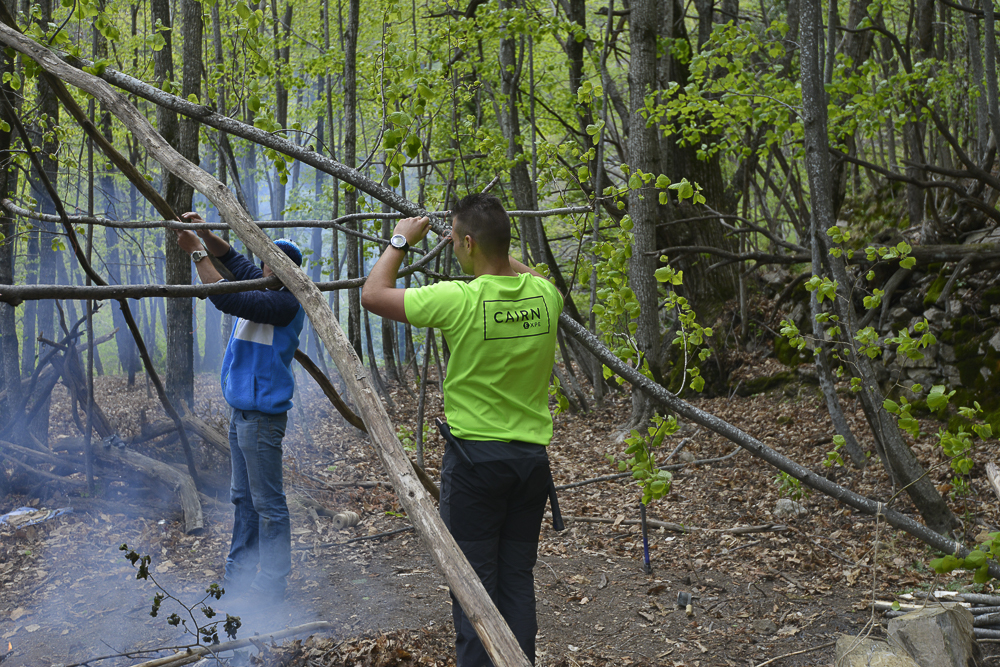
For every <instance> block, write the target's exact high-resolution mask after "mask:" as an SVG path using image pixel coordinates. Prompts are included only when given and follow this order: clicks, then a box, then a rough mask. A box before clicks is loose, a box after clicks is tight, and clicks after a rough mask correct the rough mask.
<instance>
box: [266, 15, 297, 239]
mask: <svg viewBox="0 0 1000 667" xmlns="http://www.w3.org/2000/svg"><path fill="white" fill-rule="evenodd" d="M271 16H272V18H273V20H274V62H275V64H276V65H277V72H276V75H275V77H274V120H275V122H277V123H278V127H280V128H281V129H284V128H286V127H287V126H288V89H287V88H286V87H285V82H284V81H283V79H282V76H283V75H286V74H287V73H288V61H289V55H290V48H289V34H290V32H291V28H292V3H290V2H289V3H286V4H285V12H284V15H283V16H282V17H281V20H280V21H279V20H278V2H277V0H271ZM279 23H280V26H279ZM282 178H283V177H282V176H281V175H279V174H278V173H277V171H275V174H274V177H273V181H272V183H273V186H274V187H273V188H272V192H271V219H272V220H284V219H285V183H283V182H282ZM293 189H294V188H293Z"/></svg>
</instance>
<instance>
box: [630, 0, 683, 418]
mask: <svg viewBox="0 0 1000 667" xmlns="http://www.w3.org/2000/svg"><path fill="white" fill-rule="evenodd" d="M672 1H673V0H666V2H672ZM631 8H632V13H631V15H630V16H629V38H630V46H631V57H630V59H629V68H628V77H629V91H630V99H629V107H630V111H631V116H630V120H629V126H630V127H631V128H632V129H631V132H630V133H629V137H628V151H629V159H630V166H631V169H632V174H633V175H635V174H638V173H639V172H642V173H645V174H652V175H653V178H654V179H655V176H656V173H657V172H658V171H659V152H658V135H659V129H658V128H657V127H656V125H655V124H654V125H652V126H650V125H649V124H647V123H646V119H645V117H644V116H643V114H642V112H643V110H644V109H645V108H646V95H647V94H649V93H650V92H652V91H654V90H655V89H656V79H657V76H656V75H657V57H656V43H657V38H658V37H659V27H660V25H661V23H662V22H661V20H660V19H661V18H662V16H663V13H664V0H635V1H634V2H632V5H631ZM630 187H631V186H630ZM659 206H660V204H659V203H658V202H657V194H656V191H655V190H654V189H653V188H652V187H651V185H650V184H647V183H642V184H641V186H640V187H632V188H631V189H630V190H629V194H628V212H629V217H630V218H631V220H632V225H633V227H632V234H633V240H632V257H631V258H630V259H629V263H628V278H629V287H631V288H632V291H633V292H634V293H635V297H636V299H637V300H638V301H639V317H638V318H637V321H636V325H637V327H636V331H635V341H636V346H637V347H638V349H639V353H640V354H641V355H642V359H641V361H645V362H647V363H648V364H649V368H650V370H652V371H653V375H654V377H656V378H657V380H658V381H659V380H660V378H661V377H662V375H661V369H660V366H659V359H660V317H659V307H658V303H657V301H658V289H659V285H658V283H657V281H656V278H655V277H654V275H653V274H654V273H655V271H656V268H657V259H658V258H657V255H656V223H657V222H658V220H659V212H658V207H659ZM647 412H648V409H647V401H646V399H645V397H644V396H643V395H642V394H640V393H639V392H635V393H633V395H632V418H631V420H630V423H629V424H628V429H632V428H637V427H639V426H641V422H642V421H645V420H646V419H647V418H648V416H649V415H648V414H647Z"/></svg>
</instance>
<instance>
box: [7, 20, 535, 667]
mask: <svg viewBox="0 0 1000 667" xmlns="http://www.w3.org/2000/svg"><path fill="white" fill-rule="evenodd" d="M0 43H3V44H5V45H6V46H9V47H11V48H13V49H15V50H16V51H18V52H20V53H22V54H24V55H26V56H28V57H30V58H33V59H34V60H35V61H36V62H37V63H38V64H39V65H40V66H41V67H42V68H43V69H45V70H47V71H48V72H50V73H51V74H53V75H55V76H57V77H59V78H61V79H64V80H65V81H67V82H69V83H72V84H73V85H75V86H77V87H79V88H81V89H82V90H84V91H85V92H87V93H89V94H91V95H93V96H94V97H95V98H97V99H98V100H99V101H100V102H102V103H103V104H104V105H105V106H106V108H107V109H108V111H109V112H110V113H112V114H114V115H115V116H116V117H117V118H118V119H119V120H120V121H121V122H122V123H124V125H125V126H126V128H127V129H128V131H129V132H131V133H132V135H133V136H134V137H135V138H136V139H137V140H138V141H139V142H141V143H142V144H143V145H144V146H145V148H146V149H147V150H148V151H149V152H150V155H151V156H152V157H153V158H154V159H156V160H157V161H159V162H160V164H162V165H163V166H164V168H165V169H167V170H168V171H170V172H171V173H173V174H175V175H176V176H177V177H179V178H181V179H183V180H184V181H186V182H187V183H189V184H190V185H192V186H194V187H195V188H196V189H197V190H198V191H199V192H201V193H202V194H204V195H205V196H206V197H207V198H208V199H209V200H210V201H211V202H212V203H213V204H214V205H215V206H216V208H218V209H219V212H220V214H221V216H222V218H223V219H224V220H226V222H227V223H229V225H230V227H231V228H232V229H233V231H234V232H235V233H236V235H237V236H238V237H239V238H240V239H241V240H242V241H243V242H244V243H245V244H246V245H247V247H249V248H250V249H251V250H252V251H253V252H254V253H255V254H256V255H257V256H259V257H260V258H261V259H262V260H263V261H265V262H267V264H268V266H270V267H271V268H272V269H273V270H274V272H275V274H277V275H278V277H279V278H280V279H281V281H282V283H283V284H284V285H285V287H287V288H288V289H289V290H290V291H291V292H292V293H293V294H294V295H295V296H296V298H297V299H298V300H299V302H300V303H301V304H302V306H303V308H304V309H305V311H306V314H307V315H308V316H309V319H310V320H311V322H312V324H313V327H314V328H315V330H316V332H317V333H318V334H319V337H320V338H321V339H322V340H323V343H324V344H325V346H326V349H327V351H328V352H329V353H330V355H331V357H332V359H333V360H334V362H335V363H336V365H337V368H338V370H339V371H340V374H341V377H342V378H343V379H344V382H345V383H346V384H347V387H348V389H349V391H350V393H351V395H352V396H353V398H354V401H355V404H356V405H357V406H358V408H359V411H360V413H361V417H362V419H363V420H364V422H365V426H366V427H367V428H368V432H369V435H370V436H371V440H372V443H373V444H374V445H375V450H376V452H377V453H378V455H379V457H380V458H381V460H382V463H383V465H384V466H385V468H386V470H387V471H388V473H389V476H390V478H391V479H392V481H393V485H394V486H395V489H396V493H397V496H398V498H399V500H400V503H401V504H402V505H403V507H404V508H405V509H406V512H407V515H408V516H409V517H410V519H411V520H412V521H413V523H414V525H415V527H416V528H417V530H418V532H419V533H420V535H421V537H422V539H423V541H424V543H425V544H426V546H427V547H428V549H429V550H430V552H431V555H432V556H433V557H434V559H435V561H436V562H437V564H438V566H439V567H440V568H441V569H442V571H443V572H444V575H445V577H446V578H447V580H448V583H449V585H450V587H451V591H452V593H453V594H454V595H455V597H456V599H457V600H458V602H459V604H461V605H462V608H463V609H464V610H465V612H466V614H467V616H468V617H469V620H470V621H471V622H472V624H473V626H474V627H475V629H476V632H477V634H478V635H479V637H480V639H481V640H482V642H483V645H484V647H485V648H486V651H487V653H488V654H489V655H490V657H491V658H492V659H493V662H494V663H495V664H497V665H498V666H499V667H509V666H510V667H513V666H519V667H528V666H529V665H530V663H529V661H528V659H527V658H526V657H525V655H524V653H523V651H522V650H521V648H520V646H519V645H518V643H517V640H516V639H515V638H514V635H513V634H512V633H511V631H510V628H509V627H507V624H506V622H505V621H504V620H503V617H502V616H501V615H500V613H499V612H498V611H497V609H496V607H495V606H494V605H493V603H492V601H491V599H490V597H489V595H488V593H487V592H486V590H485V589H484V588H483V585H482V583H481V582H480V581H479V577H478V576H476V573H475V571H474V570H473V569H472V567H471V566H470V565H469V563H468V561H467V560H466V559H465V557H464V556H463V555H462V552H461V550H460V549H459V548H458V545H457V544H456V543H455V540H454V538H453V537H452V536H451V533H450V532H449V531H448V529H447V528H446V527H445V525H444V522H443V521H442V520H441V518H440V516H438V513H437V510H436V508H435V507H434V504H433V502H432V500H431V497H430V494H428V493H427V492H426V491H425V490H424V488H423V487H422V486H421V484H420V482H419V480H418V479H417V478H416V475H415V473H414V471H413V467H412V464H411V463H410V460H409V457H408V456H407V455H406V453H405V452H404V451H403V448H402V446H401V445H400V443H399V440H398V438H397V437H396V434H395V430H394V429H393V427H392V423H391V422H390V421H389V417H388V415H387V414H386V412H385V408H384V407H383V406H382V403H381V402H380V400H379V398H378V396H377V394H376V391H375V388H374V386H373V385H372V383H371V380H370V379H369V377H368V371H367V370H366V369H365V367H364V365H363V364H362V363H361V361H360V359H358V357H357V355H356V354H355V353H354V351H353V348H352V346H351V344H350V342H349V341H348V340H347V338H346V336H345V335H344V333H343V331H341V329H340V326H339V325H338V324H337V322H336V321H335V320H334V318H333V313H332V312H331V311H330V308H329V306H328V304H327V303H326V299H324V298H323V296H322V294H321V292H320V291H319V290H318V289H316V287H315V285H313V283H312V281H311V280H309V279H308V278H307V277H306V275H305V274H304V273H303V272H302V271H301V269H299V268H298V267H296V266H295V264H294V263H293V262H292V261H291V260H290V259H289V258H288V257H287V256H286V255H285V254H284V253H283V252H281V251H280V250H279V249H278V248H277V247H276V246H275V245H274V244H273V243H271V240H270V239H269V238H267V236H266V235H265V234H264V233H263V232H262V231H261V230H260V229H258V228H257V227H256V226H255V225H254V224H253V221H252V220H250V217H249V215H247V213H246V211H245V210H243V209H242V207H240V205H239V203H238V202H237V201H236V199H235V197H234V196H233V194H232V193H231V192H230V191H229V189H228V188H227V187H226V186H225V185H223V184H222V183H220V182H219V181H218V180H216V179H215V178H213V177H212V176H211V175H209V174H207V173H206V172H204V171H203V170H201V169H200V168H198V166H197V165H195V164H192V163H191V162H190V161H188V160H186V159H185V158H184V157H183V156H181V155H180V154H179V153H178V152H177V151H176V150H174V149H173V148H172V147H171V146H170V145H169V144H168V143H167V142H165V141H164V140H163V138H162V137H161V136H159V135H158V134H157V133H156V131H155V130H154V129H153V128H152V126H151V125H150V124H149V121H148V120H147V119H146V118H145V116H143V115H142V114H141V113H140V112H139V111H138V110H137V109H136V108H135V107H134V106H132V105H131V104H130V103H129V102H128V100H127V99H125V97H124V96H122V95H121V94H119V93H117V92H115V91H114V90H112V89H111V88H110V86H108V84H107V83H105V82H104V81H102V80H100V79H98V78H97V77H94V76H92V75H90V74H88V73H86V72H82V71H80V70H76V69H74V68H72V67H70V66H68V65H66V64H65V63H64V62H63V61H62V60H60V59H59V58H57V57H55V55H54V54H53V53H52V52H51V51H49V50H48V49H46V48H45V47H44V46H42V45H40V44H38V43H37V42H35V41H33V40H31V39H28V38H26V37H24V36H23V35H21V34H19V33H17V32H16V31H14V30H12V29H11V28H9V27H7V26H6V25H0ZM201 109H202V113H201V114H200V115H199V116H198V118H199V120H202V119H203V118H204V116H205V115H206V114H210V112H208V110H207V109H205V108H204V107H201ZM275 139H277V137H275ZM282 141H283V140H282ZM289 143H290V142H289ZM314 155H315V154H314ZM329 162H332V161H329ZM324 166H326V167H329V164H326V165H324ZM338 166H339V167H341V168H343V165H338ZM343 169H346V168H343ZM347 171H349V172H351V173H346V174H342V175H338V177H341V178H342V180H345V181H347V182H349V183H352V184H354V185H356V187H359V189H362V190H365V187H362V185H364V186H366V187H367V186H370V185H377V184H372V183H371V181H368V179H363V181H364V182H363V183H362V182H358V178H357V177H359V176H360V175H359V174H357V172H355V171H354V170H347ZM352 181H353V182H352ZM365 191H367V190H365ZM377 191H378V192H379V194H380V195H382V197H386V198H387V199H388V200H390V201H388V202H387V203H390V205H393V206H395V207H396V208H397V210H403V211H404V212H408V211H412V212H413V214H422V213H423V211H421V210H420V209H419V207H418V206H416V205H415V204H413V203H411V202H408V201H406V200H403V199H402V198H401V197H399V196H398V195H396V194H395V193H394V192H392V191H390V190H387V189H386V188H384V187H382V186H378V187H377ZM370 194H372V193H370ZM373 196H374V194H373ZM382 197H379V198H380V199H382ZM383 201H385V200H383ZM393 202H394V203H393ZM429 254H430V253H428V255H429Z"/></svg>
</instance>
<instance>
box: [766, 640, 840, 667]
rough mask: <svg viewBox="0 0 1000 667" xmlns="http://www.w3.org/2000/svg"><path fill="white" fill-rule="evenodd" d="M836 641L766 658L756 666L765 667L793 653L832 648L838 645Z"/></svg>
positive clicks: (798, 653)
mask: <svg viewBox="0 0 1000 667" xmlns="http://www.w3.org/2000/svg"><path fill="white" fill-rule="evenodd" d="M836 643H837V642H827V643H826V644H820V645H819V646H813V647H812V648H804V649H802V650H801V651H792V652H791V653H786V654H784V655H777V656H775V657H773V658H771V659H770V660H765V661H764V662H762V663H760V664H759V665H755V667H764V665H770V664H771V663H772V662H775V661H776V660H781V659H782V658H789V657H791V656H793V655H802V654H803V653H812V652H813V651H819V650H820V649H824V648H830V647H831V646H834V645H836Z"/></svg>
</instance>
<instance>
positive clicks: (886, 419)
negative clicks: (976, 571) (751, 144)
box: [801, 0, 957, 534]
mask: <svg viewBox="0 0 1000 667" xmlns="http://www.w3.org/2000/svg"><path fill="white" fill-rule="evenodd" d="M802 7H803V11H802V27H801V33H802V37H801V45H802V52H801V62H802V108H803V114H802V116H803V124H804V128H805V162H806V170H807V172H808V174H809V189H810V194H811V204H812V214H813V216H814V217H815V225H814V229H815V230H817V234H816V236H814V238H813V239H812V243H815V244H820V246H819V248H820V249H821V250H823V251H824V252H825V251H826V245H825V242H824V240H823V239H824V236H823V235H822V234H821V233H820V232H821V231H823V232H825V230H826V229H829V228H830V227H831V226H833V224H835V222H836V221H835V220H834V219H833V194H832V191H831V187H830V185H831V178H830V175H831V173H832V171H831V165H830V152H829V145H828V142H829V139H828V135H827V120H826V116H827V109H826V106H827V102H826V92H825V90H824V88H823V82H822V79H821V78H820V67H819V41H820V40H819V33H820V30H821V27H822V19H821V9H820V0H802ZM830 264H831V265H832V267H833V270H834V276H833V277H834V279H835V280H836V281H837V298H836V299H835V304H836V308H837V311H838V315H839V316H840V325H841V326H842V327H844V329H845V331H846V332H849V333H848V336H849V337H852V336H853V332H854V331H856V327H857V316H856V313H855V312H854V306H853V304H852V303H851V291H850V287H851V283H850V278H849V277H848V275H847V271H846V269H845V267H844V263H843V258H842V257H839V258H837V257H833V256H831V257H830ZM849 348H850V358H851V361H852V363H853V364H854V366H855V372H857V373H858V377H859V378H860V379H861V384H862V389H861V392H860V393H861V401H862V405H863V407H864V409H865V415H866V416H867V417H868V421H869V424H870V425H871V427H872V430H873V432H874V433H875V436H876V438H881V440H882V446H883V448H884V451H885V455H886V460H887V462H888V465H889V467H890V473H891V474H892V476H893V478H894V479H896V480H898V482H899V483H900V484H902V485H904V487H905V489H906V492H907V493H908V494H909V496H910V499H911V500H912V501H913V503H914V505H916V507H917V509H918V510H919V511H920V514H921V516H923V518H924V521H925V522H926V523H927V525H928V526H929V527H930V528H932V529H933V530H935V531H936V532H939V533H942V534H944V533H947V532H948V531H950V530H951V529H952V527H954V526H955V525H956V524H957V522H956V521H955V517H954V516H953V515H952V513H951V510H950V509H949V508H948V505H947V503H945V502H944V499H942V498H941V494H939V493H938V491H937V489H935V488H934V484H933V483H932V482H931V481H930V479H928V477H927V474H926V472H925V471H924V469H923V468H922V467H921V466H920V463H919V462H918V461H917V459H916V457H915V456H914V455H913V452H912V451H911V450H910V448H909V447H907V446H906V443H905V442H904V441H903V438H902V437H901V436H900V433H899V428H898V427H897V426H896V424H895V420H894V419H893V418H892V417H891V416H890V415H889V414H888V413H887V412H886V411H885V408H883V407H882V401H883V396H882V392H881V389H880V388H879V386H878V383H877V382H876V380H875V373H874V370H873V369H872V366H871V360H870V359H868V357H867V355H865V354H859V353H858V352H857V349H856V348H855V347H853V346H849Z"/></svg>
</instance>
